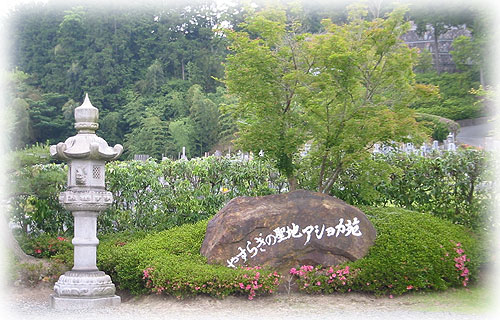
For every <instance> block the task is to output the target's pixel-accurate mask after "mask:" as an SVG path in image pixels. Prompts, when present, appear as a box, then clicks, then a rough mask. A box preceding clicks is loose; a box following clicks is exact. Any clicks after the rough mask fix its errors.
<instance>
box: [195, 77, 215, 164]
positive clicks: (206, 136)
mask: <svg viewBox="0 0 500 320" xmlns="http://www.w3.org/2000/svg"><path fill="white" fill-rule="evenodd" d="M187 97H188V103H189V105H190V108H189V118H190V119H191V123H192V124H193V133H194V136H193V146H192V150H193V152H194V154H196V155H199V156H202V155H203V153H204V152H207V151H209V150H210V148H211V147H212V146H213V145H215V143H216V142H217V138H218V132H219V128H218V121H219V110H218V109H217V106H216V105H215V103H213V102H212V101H211V100H210V99H208V98H207V97H206V96H205V94H204V93H203V92H202V89H201V87H200V86H199V85H193V86H192V87H191V88H189V90H188V93H187Z"/></svg>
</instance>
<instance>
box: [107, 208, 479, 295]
mask: <svg viewBox="0 0 500 320" xmlns="http://www.w3.org/2000/svg"><path fill="white" fill-rule="evenodd" d="M362 210H363V211H364V212H365V213H366V214H367V216H368V217H369V219H370V220H371V221H372V223H373V225H374V226H375V229H376V230H377V238H376V240H375V244H374V246H372V247H371V248H370V250H369V252H368V254H367V255H366V256H365V257H364V258H362V259H359V260H356V261H354V262H348V263H344V264H342V265H339V266H332V267H330V266H326V267H323V268H322V267H320V266H316V267H315V266H300V267H297V268H296V269H294V268H292V269H291V270H290V271H289V272H290V276H292V277H293V279H294V280H295V281H296V283H297V285H298V288H299V289H300V290H301V291H303V292H306V293H332V292H367V293H373V294H376V295H387V296H395V295H399V294H403V293H406V292H413V291H423V290H444V289H446V288H448V287H452V286H455V287H458V286H462V287H463V286H468V285H469V284H470V283H471V282H473V281H474V280H475V279H476V278H477V276H478V269H479V268H478V267H479V264H480V262H481V251H480V248H479V245H478V241H477V240H476V239H475V238H474V235H473V234H471V233H470V232H469V231H467V230H466V229H465V228H463V227H461V226H459V225H454V224H452V223H450V222H448V221H446V220H442V219H439V218H436V217H433V216H432V215H430V214H422V213H417V212H413V211H408V210H403V209H397V208H362ZM206 225H207V221H206V220H205V221H201V222H198V223H196V224H189V225H183V226H181V227H176V228H172V229H170V230H167V231H162V232H158V233H152V234H148V235H146V236H144V237H142V238H139V239H135V240H127V239H121V238H112V239H111V238H110V239H109V242H108V241H103V243H101V245H100V246H99V248H98V266H99V268H100V269H101V270H103V271H106V272H107V273H108V274H110V275H111V276H112V278H113V281H114V283H115V284H117V285H118V286H119V288H120V289H125V290H129V291H130V292H132V293H134V294H141V293H148V292H154V293H158V294H169V295H173V296H177V297H185V296H192V295H198V294H203V295H210V296H214V297H224V296H227V295H244V296H246V297H248V298H249V299H254V298H255V297H257V296H259V295H263V294H271V293H273V292H275V291H276V290H277V288H278V286H279V284H280V282H281V280H282V279H281V276H280V275H279V274H278V273H276V272H274V271H273V270H266V269H261V268H259V267H255V268H238V269H232V268H227V267H226V266H222V265H209V264H208V263H207V261H206V259H205V257H203V256H201V255H200V247H201V244H202V242H203V238H204V235H205V230H206ZM122 242H123V243H125V244H124V245H123V243H122ZM287 276H288V275H287Z"/></svg>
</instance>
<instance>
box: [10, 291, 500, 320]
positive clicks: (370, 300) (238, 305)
mask: <svg viewBox="0 0 500 320" xmlns="http://www.w3.org/2000/svg"><path fill="white" fill-rule="evenodd" d="M51 292H52V290H51V289H50V288H49V289H44V290H37V289H35V290H33V291H30V289H23V290H16V291H14V292H12V294H11V299H12V300H11V303H9V309H10V310H9V311H10V312H11V317H7V318H5V317H4V316H2V318H3V319H29V320H36V319H43V320H59V319H68V320H81V319H91V320H101V319H103V320H115V319H116V320H145V319H181V320H189V319H237V320H244V319H249V320H250V319H251V320H261V319H286V320H304V319H308V320H309V319H322V320H323V319H339V320H343V319H345V320H347V319H349V320H352V319H370V320H372V319H373V320H377V319H380V320H386V319H388V320H390V319H398V320H399V319H409V320H422V319H424V320H425V319H439V320H468V319H478V320H479V319H481V320H483V319H494V317H493V315H492V314H491V312H484V313H483V312H474V313H458V312H454V311H453V309H450V308H449V306H448V307H445V306H441V305H440V302H439V301H435V302H434V303H435V304H436V305H435V307H436V306H437V307H438V308H437V309H436V308H434V309H432V310H437V311H428V310H426V309H429V307H430V305H429V303H427V304H426V305H421V304H419V303H418V302H415V301H413V300H412V299H409V297H407V296H401V297H395V298H394V299H389V298H387V297H382V298H375V297H373V296H369V295H362V294H332V295H304V294H298V293H294V294H290V295H287V294H276V295H272V296H269V297H260V298H257V299H255V300H253V301H249V300H247V299H245V298H244V297H227V298H225V299H222V300H220V299H214V298H208V297H196V298H191V299H186V300H177V299H175V298H173V297H165V296H156V295H149V296H141V297H136V298H125V299H124V301H123V302H122V304H121V305H120V306H119V307H113V308H108V309H102V310H88V311H72V312H70V311H55V310H52V309H50V308H49V303H48V301H49V300H48V296H49V294H50V293H51Z"/></svg>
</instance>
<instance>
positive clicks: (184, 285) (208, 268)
mask: <svg viewBox="0 0 500 320" xmlns="http://www.w3.org/2000/svg"><path fill="white" fill-rule="evenodd" d="M207 223H208V221H207V220H204V221H200V222H198V223H196V224H185V225H183V226H181V227H175V228H172V229H170V230H166V231H163V232H159V233H153V234H149V235H147V236H145V237H144V238H142V239H139V240H136V241H132V242H130V243H125V244H123V243H120V242H117V241H116V239H117V238H114V239H108V240H106V241H105V242H104V243H103V245H101V246H99V249H98V266H99V268H100V269H101V270H104V271H106V272H108V273H109V274H110V275H112V276H113V280H114V281H115V282H117V283H118V285H119V287H120V288H121V289H127V290H130V291H131V292H132V293H135V294H139V293H145V292H148V291H152V292H156V293H167V294H172V295H175V296H177V297H184V296H188V295H195V294H208V295H211V296H216V297H223V296H227V295H229V294H246V295H248V297H249V299H253V297H254V296H256V295H259V294H264V293H272V292H273V290H275V289H276V287H277V285H278V284H279V277H280V276H279V275H278V274H277V273H276V272H272V271H269V270H263V269H260V268H258V267H257V268H247V269H236V270H235V269H230V268H227V267H225V266H218V265H209V264H207V262H206V259H205V258H204V257H203V256H202V255H201V254H200V248H201V244H202V242H203V239H204V236H205V231H206V226H207Z"/></svg>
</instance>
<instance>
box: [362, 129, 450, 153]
mask: <svg viewBox="0 0 500 320" xmlns="http://www.w3.org/2000/svg"><path fill="white" fill-rule="evenodd" d="M456 150H457V144H456V142H455V136H454V135H453V133H450V134H449V135H448V137H447V138H446V140H445V141H444V143H443V144H442V145H439V141H437V140H434V141H433V142H432V145H428V144H427V143H424V144H422V145H421V146H420V147H416V146H415V145H414V144H413V143H411V142H408V143H406V144H403V145H402V146H400V147H393V146H390V145H384V144H378V143H376V144H374V146H373V151H372V152H373V154H385V155H387V154H393V153H400V152H404V153H406V154H417V155H421V156H428V155H431V154H436V153H442V152H455V151H456Z"/></svg>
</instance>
